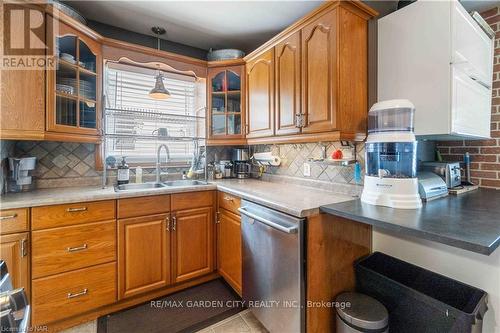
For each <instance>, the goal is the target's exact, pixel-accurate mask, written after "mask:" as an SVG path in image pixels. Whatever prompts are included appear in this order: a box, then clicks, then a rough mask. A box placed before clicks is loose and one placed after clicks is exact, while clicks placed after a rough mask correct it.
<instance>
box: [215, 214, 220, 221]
mask: <svg viewBox="0 0 500 333" xmlns="http://www.w3.org/2000/svg"><path fill="white" fill-rule="evenodd" d="M219 215H220V212H215V224H219V223H220V220H219Z"/></svg>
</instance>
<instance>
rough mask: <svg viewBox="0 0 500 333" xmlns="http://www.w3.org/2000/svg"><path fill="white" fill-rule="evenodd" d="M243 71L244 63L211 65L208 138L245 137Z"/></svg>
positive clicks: (209, 75) (209, 74)
mask: <svg viewBox="0 0 500 333" xmlns="http://www.w3.org/2000/svg"><path fill="white" fill-rule="evenodd" d="M243 73H244V68H243V66H230V67H214V68H209V71H208V109H209V112H208V118H209V124H210V125H209V127H208V132H209V133H208V137H209V139H212V140H226V139H227V140H231V139H241V138H244V136H245V133H244V120H245V118H244V109H243V105H244V98H243V92H244V89H243V87H242V84H243V82H244V80H243V79H242V74H243Z"/></svg>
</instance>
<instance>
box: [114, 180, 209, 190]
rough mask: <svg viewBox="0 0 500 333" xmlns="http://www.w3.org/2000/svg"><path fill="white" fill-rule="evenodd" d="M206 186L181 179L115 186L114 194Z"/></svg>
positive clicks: (198, 181)
mask: <svg viewBox="0 0 500 333" xmlns="http://www.w3.org/2000/svg"><path fill="white" fill-rule="evenodd" d="M200 185H207V183H206V182H203V181H200V180H191V179H182V180H172V181H168V182H163V183H156V182H154V183H141V184H122V185H117V186H115V191H116V192H124V191H138V190H154V189H161V188H166V187H185V186H200Z"/></svg>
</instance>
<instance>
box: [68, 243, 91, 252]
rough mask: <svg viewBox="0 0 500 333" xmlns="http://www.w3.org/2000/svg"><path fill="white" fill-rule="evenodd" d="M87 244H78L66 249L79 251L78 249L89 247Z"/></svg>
mask: <svg viewBox="0 0 500 333" xmlns="http://www.w3.org/2000/svg"><path fill="white" fill-rule="evenodd" d="M87 247H88V246H87V244H83V245H82V246H77V247H68V248H67V249H66V250H68V252H77V251H82V250H86V249H87Z"/></svg>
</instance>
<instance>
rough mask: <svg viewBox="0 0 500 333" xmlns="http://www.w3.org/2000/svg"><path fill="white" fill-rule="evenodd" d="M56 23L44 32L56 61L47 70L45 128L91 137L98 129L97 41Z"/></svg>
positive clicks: (59, 134) (99, 69)
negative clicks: (52, 28) (49, 41)
mask: <svg viewBox="0 0 500 333" xmlns="http://www.w3.org/2000/svg"><path fill="white" fill-rule="evenodd" d="M57 27H58V31H55V32H54V33H51V34H52V36H48V38H51V39H52V41H53V43H54V44H53V45H54V54H55V61H56V65H55V69H54V70H50V71H49V72H48V74H47V131H48V132H55V133H56V134H55V135H56V136H55V138H60V139H61V140H64V139H65V137H64V134H67V135H68V137H70V136H72V137H75V136H81V138H82V141H93V140H95V139H94V138H95V137H98V136H99V131H100V124H99V120H100V103H101V101H100V95H101V78H102V76H101V72H102V64H101V63H102V56H101V45H100V44H99V43H97V42H96V41H95V40H93V39H92V38H90V37H89V36H87V35H84V34H83V33H81V32H79V31H76V30H74V29H73V28H71V27H69V26H67V25H65V24H64V23H62V22H59V24H58V25H57ZM86 137H87V139H85V138H86Z"/></svg>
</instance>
